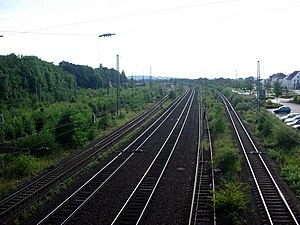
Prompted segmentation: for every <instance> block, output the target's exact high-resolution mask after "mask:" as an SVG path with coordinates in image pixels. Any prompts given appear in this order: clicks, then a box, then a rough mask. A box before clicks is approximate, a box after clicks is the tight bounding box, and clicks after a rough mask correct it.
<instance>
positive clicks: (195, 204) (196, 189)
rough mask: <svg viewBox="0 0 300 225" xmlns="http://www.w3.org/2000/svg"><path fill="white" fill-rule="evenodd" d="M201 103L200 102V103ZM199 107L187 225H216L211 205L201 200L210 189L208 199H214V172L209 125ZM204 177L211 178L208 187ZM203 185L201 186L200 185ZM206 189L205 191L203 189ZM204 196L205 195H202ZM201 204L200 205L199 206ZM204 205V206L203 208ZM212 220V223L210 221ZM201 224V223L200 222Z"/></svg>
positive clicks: (213, 208)
mask: <svg viewBox="0 0 300 225" xmlns="http://www.w3.org/2000/svg"><path fill="white" fill-rule="evenodd" d="M201 102H202V101H201ZM201 105H202V106H201V107H200V106H199V108H200V109H199V111H200V113H199V135H198V150H197V159H196V160H197V161H196V167H195V176H194V186H193V194H192V201H191V202H192V203H191V207H190V215H189V222H188V224H189V225H191V224H194V225H195V224H198V223H197V222H200V221H201V220H205V224H213V225H216V211H215V207H214V204H215V203H213V204H212V205H211V206H210V207H211V209H209V208H210V207H207V206H206V205H205V204H206V203H207V202H205V200H206V201H207V199H203V192H205V191H207V190H206V189H207V188H208V189H211V190H212V191H213V193H212V194H209V197H212V198H213V199H214V198H215V193H214V191H215V181H214V170H213V148H212V141H211V134H210V130H209V123H208V119H207V115H206V114H205V109H204V105H203V104H201ZM203 123H205V125H206V129H205V126H202V124H203ZM205 131H206V134H207V140H208V142H209V149H208V150H209V155H207V154H206V155H205V152H204V151H205V149H204V147H203V145H204V143H203V141H204V132H205ZM206 160H209V163H210V166H209V169H208V168H207V167H208V165H207V164H206V163H208V162H206ZM204 176H206V177H207V176H211V178H210V179H211V180H210V182H211V183H210V184H209V186H210V185H211V186H210V187H208V184H207V181H206V182H205V178H206V177H204ZM202 183H203V184H202ZM205 188H206V189H205ZM204 194H205V193H204ZM200 195H201V196H202V199H200ZM201 204H202V205H201ZM204 205H205V206H204ZM199 210H200V211H205V213H203V212H202V214H205V215H198V211H199ZM207 210H209V211H210V210H211V211H212V214H213V215H212V217H211V215H209V213H208V211H207ZM211 220H212V221H211ZM200 224H201V222H200Z"/></svg>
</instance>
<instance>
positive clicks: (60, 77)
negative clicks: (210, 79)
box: [0, 54, 176, 196]
mask: <svg viewBox="0 0 300 225" xmlns="http://www.w3.org/2000/svg"><path fill="white" fill-rule="evenodd" d="M118 79H119V80H120V97H119V107H120V109H119V113H118V115H117V114H116V106H117V98H116V96H117V93H116V91H117V83H118ZM0 87H1V88H0V148H1V153H0V164H1V169H0V174H1V178H0V183H1V185H0V196H1V195H3V194H4V192H5V191H7V189H9V188H14V187H15V184H16V182H18V181H19V180H20V179H26V177H30V176H32V175H35V174H37V173H38V172H40V171H41V170H42V169H44V168H46V167H49V166H53V165H54V164H55V163H56V162H57V161H58V160H59V159H60V158H61V157H64V156H66V155H68V154H69V152H71V151H74V150H76V149H77V148H79V147H82V146H84V145H87V144H88V142H89V141H92V140H93V139H94V138H95V137H97V136H99V135H100V134H102V135H104V134H105V133H107V132H109V131H111V130H112V129H115V127H116V126H120V125H121V124H124V123H125V122H126V121H128V120H130V119H132V118H133V117H135V116H136V115H137V114H139V113H140V112H141V111H143V110H145V109H147V108H149V106H150V105H151V104H153V103H154V102H155V101H156V100H157V99H158V98H159V97H161V96H163V95H164V94H165V93H166V91H165V90H164V89H163V88H162V86H161V85H160V84H158V83H153V84H152V85H151V86H150V85H143V86H139V87H137V88H135V87H134V81H133V80H131V81H130V82H128V80H127V78H126V76H125V73H124V72H122V73H121V74H120V73H119V72H118V71H116V70H114V69H108V68H105V67H102V66H101V65H100V68H96V69H93V68H91V67H88V66H81V65H74V64H71V63H68V62H61V63H60V64H59V65H58V66H56V65H54V64H52V63H48V62H45V61H42V60H40V59H39V58H37V57H34V56H16V55H14V54H11V55H8V56H0ZM175 94H176V93H175ZM175 96H176V95H175Z"/></svg>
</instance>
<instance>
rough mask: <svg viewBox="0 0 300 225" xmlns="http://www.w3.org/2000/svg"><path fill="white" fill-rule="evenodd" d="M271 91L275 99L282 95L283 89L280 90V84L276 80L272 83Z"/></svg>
mask: <svg viewBox="0 0 300 225" xmlns="http://www.w3.org/2000/svg"><path fill="white" fill-rule="evenodd" d="M273 90H274V94H275V97H276V98H278V97H279V96H280V95H282V91H283V88H282V86H281V82H279V80H277V81H276V82H275V83H274V85H273Z"/></svg>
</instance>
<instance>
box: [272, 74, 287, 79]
mask: <svg viewBox="0 0 300 225" xmlns="http://www.w3.org/2000/svg"><path fill="white" fill-rule="evenodd" d="M285 77H286V75H285V74H284V73H276V74H273V75H272V76H270V78H271V79H283V78H285Z"/></svg>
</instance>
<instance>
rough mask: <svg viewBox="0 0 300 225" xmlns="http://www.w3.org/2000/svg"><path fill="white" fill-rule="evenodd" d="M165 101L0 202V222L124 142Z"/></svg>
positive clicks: (163, 99)
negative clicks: (100, 155) (109, 148)
mask: <svg viewBox="0 0 300 225" xmlns="http://www.w3.org/2000/svg"><path fill="white" fill-rule="evenodd" d="M166 99H167V96H165V97H164V98H162V99H161V100H160V101H159V102H158V103H156V104H155V105H154V106H153V107H152V108H151V109H150V110H148V111H146V112H144V113H143V114H141V115H140V116H139V117H137V118H135V119H134V120H132V121H131V122H129V123H127V124H125V125H124V126H123V127H121V128H119V129H118V130H116V131H115V132H113V133H112V134H111V135H109V136H107V137H105V138H104V139H102V140H100V141H99V142H98V143H95V144H94V145H93V146H92V147H90V148H87V149H85V150H84V151H81V152H80V153H79V154H77V155H75V156H73V157H71V158H70V159H68V160H67V161H65V162H64V163H62V164H61V165H59V166H58V167H56V168H55V169H53V170H51V171H49V172H48V173H46V174H44V175H42V176H40V177H38V178H37V179H35V180H34V181H33V182H31V183H29V184H27V185H26V186H24V187H23V188H21V189H19V190H18V191H16V192H14V193H13V194H11V195H10V196H8V197H6V198H4V199H2V200H1V201H0V220H1V222H3V223H5V221H6V222H7V221H9V220H12V219H13V218H15V217H16V215H18V214H19V213H20V212H22V211H23V210H25V209H26V208H28V207H29V206H30V205H32V204H33V203H34V202H35V201H37V199H39V198H40V197H41V196H43V195H44V194H45V193H47V192H48V191H49V190H50V189H51V188H53V187H54V186H55V185H57V184H58V183H59V182H62V181H64V180H65V179H67V178H69V177H70V176H72V175H73V174H75V173H76V172H78V171H79V170H80V169H82V168H83V167H84V166H86V165H87V164H88V163H90V162H92V161H93V160H94V158H96V157H97V155H98V154H99V153H100V152H102V151H103V150H104V149H106V148H107V147H109V146H112V145H113V144H114V143H116V142H117V141H119V140H121V139H122V138H124V137H125V136H126V135H128V134H129V133H130V132H132V131H133V130H135V129H136V128H137V127H139V126H141V124H143V123H145V121H147V120H148V119H149V118H150V117H151V116H152V115H154V114H155V113H156V112H157V111H158V110H159V108H160V106H161V104H162V103H163V102H164V101H165V100H166Z"/></svg>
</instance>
